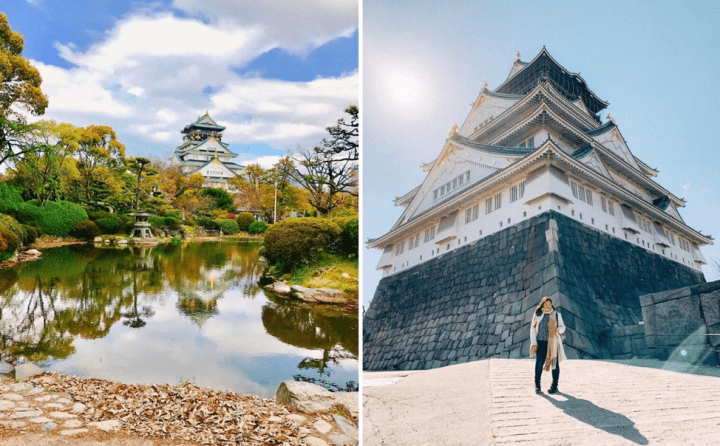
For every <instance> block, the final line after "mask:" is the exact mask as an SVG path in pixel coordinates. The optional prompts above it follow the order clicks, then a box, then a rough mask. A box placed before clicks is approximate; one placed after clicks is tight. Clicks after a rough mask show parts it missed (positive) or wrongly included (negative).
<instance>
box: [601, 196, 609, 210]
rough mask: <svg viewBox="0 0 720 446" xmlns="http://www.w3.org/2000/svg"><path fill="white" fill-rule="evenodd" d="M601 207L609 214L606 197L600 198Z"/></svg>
mask: <svg viewBox="0 0 720 446" xmlns="http://www.w3.org/2000/svg"><path fill="white" fill-rule="evenodd" d="M600 206H601V207H602V210H603V212H607V211H608V210H607V200H606V199H605V197H600Z"/></svg>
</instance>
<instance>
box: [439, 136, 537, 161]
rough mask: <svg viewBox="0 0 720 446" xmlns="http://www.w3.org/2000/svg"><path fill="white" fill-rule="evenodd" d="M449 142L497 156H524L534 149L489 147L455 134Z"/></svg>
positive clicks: (489, 145)
mask: <svg viewBox="0 0 720 446" xmlns="http://www.w3.org/2000/svg"><path fill="white" fill-rule="evenodd" d="M450 140H451V141H454V142H457V143H459V144H462V145H464V146H466V147H468V148H471V149H477V150H482V151H483V152H489V153H494V154H497V155H514V156H525V155H527V154H528V153H532V152H533V151H534V150H535V147H505V146H495V145H491V144H481V143H479V142H475V141H473V140H471V139H468V138H465V137H464V136H460V135H458V134H457V133H455V134H454V135H452V137H451V138H450Z"/></svg>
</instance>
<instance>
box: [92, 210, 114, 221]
mask: <svg viewBox="0 0 720 446" xmlns="http://www.w3.org/2000/svg"><path fill="white" fill-rule="evenodd" d="M87 214H88V218H89V219H90V220H92V221H95V222H96V221H98V220H100V219H101V218H116V217H118V216H117V215H115V214H113V213H111V212H108V211H88V213H87Z"/></svg>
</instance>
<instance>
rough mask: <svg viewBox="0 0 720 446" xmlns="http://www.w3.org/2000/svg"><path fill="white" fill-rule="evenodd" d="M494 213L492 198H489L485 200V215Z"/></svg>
mask: <svg viewBox="0 0 720 446" xmlns="http://www.w3.org/2000/svg"><path fill="white" fill-rule="evenodd" d="M492 211H493V202H492V198H488V199H487V200H485V213H486V214H489V213H490V212H492Z"/></svg>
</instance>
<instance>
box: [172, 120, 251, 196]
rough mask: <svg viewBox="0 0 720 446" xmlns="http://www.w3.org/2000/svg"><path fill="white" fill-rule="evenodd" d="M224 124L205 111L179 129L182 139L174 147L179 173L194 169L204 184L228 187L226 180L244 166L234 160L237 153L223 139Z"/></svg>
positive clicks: (238, 172)
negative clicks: (218, 123) (201, 177)
mask: <svg viewBox="0 0 720 446" xmlns="http://www.w3.org/2000/svg"><path fill="white" fill-rule="evenodd" d="M223 130H225V127H223V126H221V125H217V123H215V121H213V120H212V118H211V117H210V115H209V114H208V112H205V114H204V115H202V116H200V117H199V118H198V119H197V121H195V122H193V123H192V124H188V125H186V126H185V128H184V129H183V130H182V132H181V133H183V134H184V136H183V143H182V144H180V145H179V146H178V147H176V148H175V156H174V158H175V161H176V162H179V163H180V164H181V166H182V173H183V174H184V175H185V176H188V177H189V176H190V175H193V174H196V173H200V174H202V176H203V177H204V178H205V182H204V183H203V187H214V188H223V189H231V187H230V185H229V184H228V183H227V180H228V179H230V178H232V177H234V176H235V175H238V174H240V173H242V171H243V170H244V169H245V168H244V167H243V166H241V165H239V164H236V163H235V162H233V159H234V158H235V157H236V156H237V154H235V153H233V152H231V151H230V150H228V144H226V143H224V142H222V132H223Z"/></svg>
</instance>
